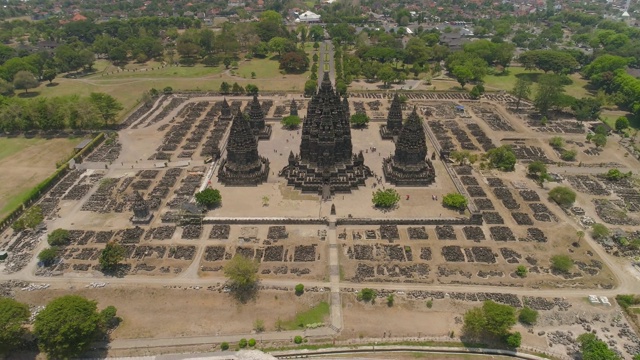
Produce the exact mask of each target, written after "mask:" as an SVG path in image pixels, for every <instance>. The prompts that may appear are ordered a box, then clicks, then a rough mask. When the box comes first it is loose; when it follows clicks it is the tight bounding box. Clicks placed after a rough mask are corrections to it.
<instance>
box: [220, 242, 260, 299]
mask: <svg viewBox="0 0 640 360" xmlns="http://www.w3.org/2000/svg"><path fill="white" fill-rule="evenodd" d="M259 268H260V264H259V263H258V262H256V261H253V260H252V259H249V258H246V257H244V256H242V255H239V254H236V256H234V257H233V258H232V259H231V260H230V261H229V263H227V265H225V266H224V269H223V271H224V275H225V276H226V277H227V278H229V281H228V287H229V289H230V290H231V291H232V293H233V294H234V296H235V297H236V298H237V299H238V300H239V301H241V302H246V301H248V300H249V299H250V298H252V297H253V296H254V295H255V292H256V291H257V289H258V281H259V278H258V269H259Z"/></svg>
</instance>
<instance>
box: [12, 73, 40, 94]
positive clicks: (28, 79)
mask: <svg viewBox="0 0 640 360" xmlns="http://www.w3.org/2000/svg"><path fill="white" fill-rule="evenodd" d="M38 85H39V83H38V80H36V77H35V76H33V74H32V73H31V72H29V71H24V70H22V71H18V73H17V74H16V75H15V76H14V78H13V86H14V87H15V88H16V89H20V90H22V89H24V92H25V93H27V92H29V89H33V88H36V87H38Z"/></svg>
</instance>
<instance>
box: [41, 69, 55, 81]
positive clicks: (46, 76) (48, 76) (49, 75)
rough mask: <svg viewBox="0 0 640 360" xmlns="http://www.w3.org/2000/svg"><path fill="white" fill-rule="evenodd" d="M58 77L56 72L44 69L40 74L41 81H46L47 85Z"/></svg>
mask: <svg viewBox="0 0 640 360" xmlns="http://www.w3.org/2000/svg"><path fill="white" fill-rule="evenodd" d="M56 76H58V72H57V71H56V70H55V69H46V70H45V71H44V73H43V74H42V80H44V81H48V82H49V84H51V82H53V80H54V79H55V78H56Z"/></svg>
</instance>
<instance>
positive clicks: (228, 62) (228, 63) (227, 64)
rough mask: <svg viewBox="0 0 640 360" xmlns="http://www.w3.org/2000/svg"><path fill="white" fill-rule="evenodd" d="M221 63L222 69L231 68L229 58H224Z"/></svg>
mask: <svg viewBox="0 0 640 360" xmlns="http://www.w3.org/2000/svg"><path fill="white" fill-rule="evenodd" d="M222 63H223V64H224V68H225V69H228V68H229V66H231V58H230V57H225V58H224V60H222Z"/></svg>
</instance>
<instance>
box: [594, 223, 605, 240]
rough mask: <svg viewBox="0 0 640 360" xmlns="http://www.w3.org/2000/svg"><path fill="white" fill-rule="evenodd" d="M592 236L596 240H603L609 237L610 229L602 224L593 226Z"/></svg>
mask: <svg viewBox="0 0 640 360" xmlns="http://www.w3.org/2000/svg"><path fill="white" fill-rule="evenodd" d="M591 236H593V238H594V239H596V240H602V239H604V238H606V237H608V236H609V229H608V228H607V227H606V226H604V225H602V224H593V225H591Z"/></svg>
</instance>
